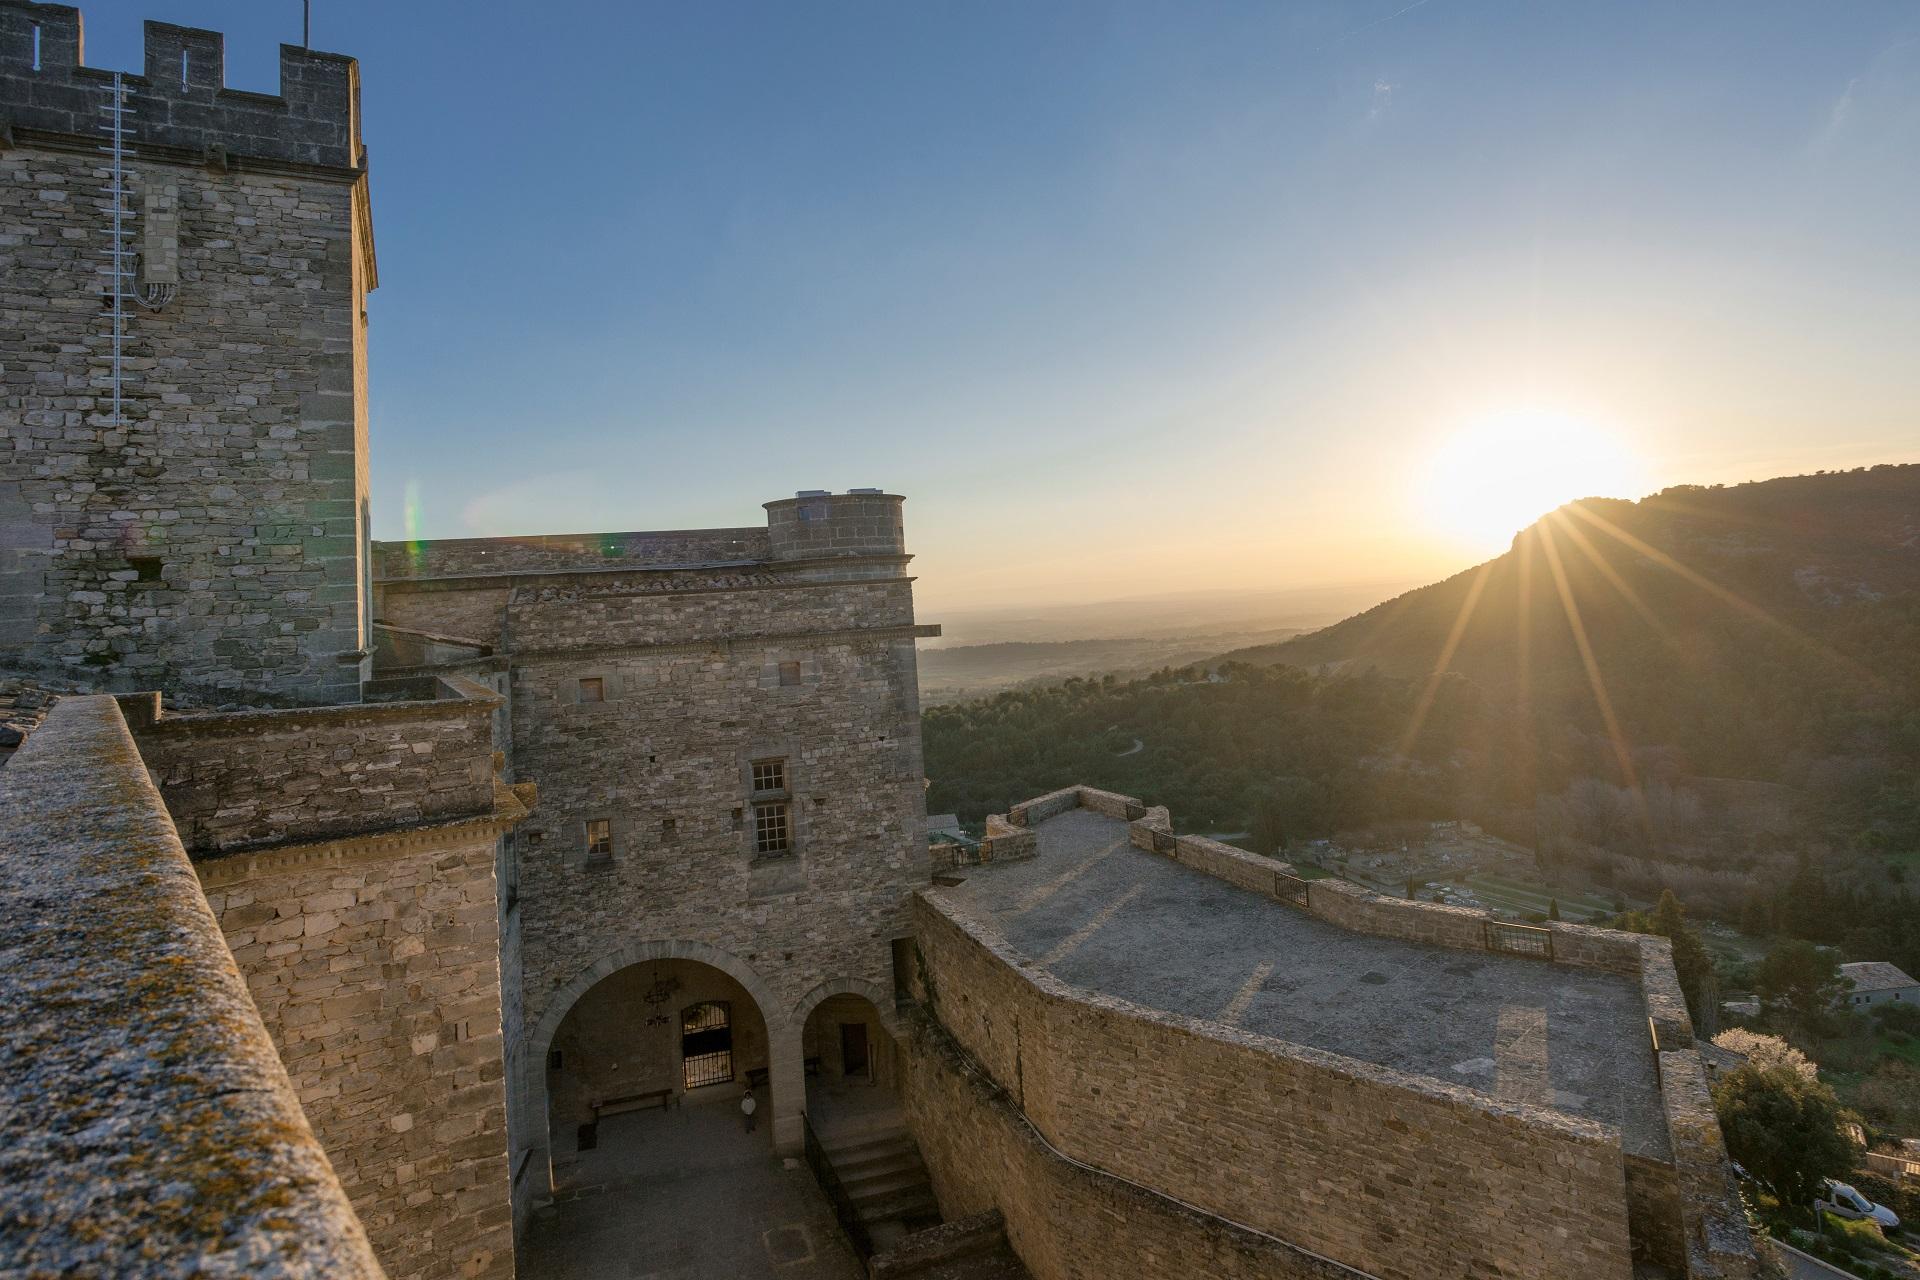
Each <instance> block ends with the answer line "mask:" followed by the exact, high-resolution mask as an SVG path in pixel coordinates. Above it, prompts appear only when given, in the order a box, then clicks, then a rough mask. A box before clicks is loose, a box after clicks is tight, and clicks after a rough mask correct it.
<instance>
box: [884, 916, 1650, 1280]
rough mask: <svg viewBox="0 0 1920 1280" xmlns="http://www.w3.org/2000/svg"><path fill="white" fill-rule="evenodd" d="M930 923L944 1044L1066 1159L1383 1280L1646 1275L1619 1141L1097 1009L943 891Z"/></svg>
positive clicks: (1539, 1114) (1095, 998)
mask: <svg viewBox="0 0 1920 1280" xmlns="http://www.w3.org/2000/svg"><path fill="white" fill-rule="evenodd" d="M914 922H915V939H916V942H917V944H918V947H919V952H920V956H921V960H922V964H923V973H924V987H925V989H926V991H927V992H928V993H929V995H930V1003H931V1006H932V1009H933V1012H934V1014H935V1016H936V1017H937V1019H938V1021H939V1022H940V1024H941V1026H942V1027H943V1028H944V1029H945V1030H946V1031H947V1033H949V1034H950V1035H952V1036H953V1037H954V1039H955V1040H956V1041H957V1042H958V1043H959V1044H960V1045H961V1046H962V1047H963V1048H964V1049H965V1050H966V1051H967V1053H968V1054H969V1055H971V1056H972V1057H973V1058H975V1059H977V1060H978V1061H979V1062H980V1064H981V1066H982V1068H983V1069H984V1070H985V1071H986V1072H987V1074H988V1075H989V1076H990V1078H991V1079H992V1080H993V1081H995V1082H996V1083H997V1084H998V1085H999V1086H1001V1087H1002V1088H1004V1089H1005V1090H1006V1091H1007V1094H1008V1096H1009V1098H1010V1099H1011V1101H1012V1103H1013V1104H1014V1105H1015V1106H1017V1107H1018V1108H1019V1110H1020V1111H1021V1113H1022V1114H1023V1115H1024V1116H1025V1117H1026V1118H1027V1119H1028V1120H1029V1121H1030V1122H1031V1123H1032V1125H1033V1126H1034V1129H1035V1130H1036V1131H1037V1132H1038V1133H1039V1134H1040V1135H1042V1136H1043V1137H1044V1138H1045V1139H1046V1141H1047V1142H1048V1143H1049V1144H1050V1145H1051V1146H1053V1147H1054V1148H1056V1149H1058V1150H1059V1151H1060V1152H1062V1153H1064V1154H1065V1155H1066V1156H1068V1157H1071V1158H1073V1159H1075V1160H1079V1161H1083V1162H1085V1163H1086V1164H1088V1165H1091V1166H1093V1167H1094V1168H1095V1169H1098V1170H1101V1171H1104V1172H1106V1173H1109V1174H1113V1175H1116V1176H1118V1177H1121V1178H1124V1179H1127V1180H1130V1181H1132V1182H1135V1183H1138V1184H1140V1185H1142V1186H1145V1187H1148V1188H1151V1189H1153V1190H1154V1191H1157V1192H1160V1193H1163V1194H1165V1195H1168V1196H1172V1197H1175V1198H1177V1199H1179V1200H1182V1201H1185V1202H1186V1203H1187V1204H1189V1205H1192V1206H1195V1207H1197V1208H1199V1209H1201V1210H1203V1211H1205V1212H1207V1213H1212V1214H1217V1215H1219V1216H1220V1217H1223V1218H1226V1219H1228V1220H1230V1221H1232V1222H1235V1223H1240V1224H1246V1225H1247V1226H1250V1227H1252V1228H1254V1229H1255V1230H1258V1231H1261V1232H1265V1233H1268V1234H1270V1235H1272V1236H1274V1237H1276V1238H1278V1239H1280V1240H1283V1241H1287V1242H1290V1243H1293V1244H1295V1245H1298V1246H1300V1247H1302V1248H1304V1249H1307V1250H1310V1251H1312V1252H1314V1253H1318V1254H1321V1255H1324V1256H1325V1257H1328V1258H1332V1259H1337V1260H1338V1261H1339V1262H1341V1263H1344V1264H1346V1265H1348V1266H1352V1267H1357V1268H1360V1269H1362V1270H1364V1271H1366V1272H1369V1273H1371V1274H1374V1275H1378V1276H1383V1277H1394V1278H1399V1277H1406V1278H1407V1280H1413V1278H1414V1277H1421V1278H1423V1280H1424V1278H1425V1277H1430V1276H1436V1275H1502V1274H1505V1275H1525V1276H1528V1277H1533V1278H1537V1280H1551V1278H1553V1277H1566V1278H1567V1280H1575V1278H1579V1280H1597V1278H1599V1277H1618V1278H1620V1280H1624V1278H1625V1277H1626V1276H1628V1275H1629V1274H1630V1272H1631V1260H1630V1235H1629V1227H1628V1223H1629V1217H1630V1213H1629V1209H1628V1205H1627V1199H1626V1174H1625V1168H1624V1162H1623V1153H1622V1150H1621V1145H1620V1134H1619V1131H1618V1130H1617V1129H1615V1128H1613V1127H1611V1126H1608V1125H1603V1124H1600V1123H1598V1122H1595V1121H1592V1120H1588V1119H1583V1118H1578V1117H1573V1116H1568V1115H1565V1114H1563V1113H1559V1112H1555V1111H1552V1110H1550V1109H1546V1108H1542V1107H1537V1106H1532V1105H1528V1104H1524V1103H1519V1102H1514V1101H1510V1100H1503V1099H1498V1098H1491V1097H1487V1096H1485V1095H1482V1094H1479V1093H1476V1092H1474V1091H1473V1090H1469V1089H1465V1088H1461V1087H1459V1086H1456V1085H1452V1084H1448V1083H1445V1082H1442V1081H1438V1080H1432V1079H1429V1078H1426V1077H1423V1076H1415V1075H1411V1074H1408V1073H1406V1072H1402V1071H1397V1070H1394V1069H1392V1068H1388V1067H1381V1066H1376V1065H1373V1064H1368V1063H1363V1062H1359V1061H1357V1060H1354V1059H1351V1058H1346V1057H1343V1056H1341V1055H1338V1054H1334V1053H1328V1052H1325V1051H1322V1050H1317V1049H1310V1048H1305V1047H1303V1046H1298V1045H1292V1044H1288V1043H1286V1042H1284V1041H1280V1040H1275V1039H1273V1038H1271V1037H1268V1036H1262V1035H1258V1034H1254V1033H1251V1032H1246V1031H1243V1030H1239V1029H1236V1028H1232V1027H1228V1026H1226V1025H1224V1024H1221V1023H1217V1022H1208V1021H1203V1020H1200V1019H1195V1018H1188V1017H1183V1016H1179V1015H1174V1014H1168V1013H1161V1012H1156V1011H1153V1010H1149V1009H1145V1008H1142V1007H1140V1006H1138V1005H1134V1004H1132V1003H1130V1002H1128V1001H1125V1000H1120V999H1115V998H1112V997H1107V996H1100V995H1093V994H1090V993H1087V992H1085V991H1081V990H1079V989H1077V988H1074V987H1070V986H1068V985H1066V984H1065V983H1062V982H1060V981H1059V980H1057V979H1055V978H1054V977H1052V976H1051V975H1050V974H1048V973H1046V972H1045V971H1044V970H1040V969H1037V968H1035V967H1033V966H1031V965H1030V964H1029V963H1027V961H1026V959H1025V958H1024V957H1022V956H1020V955H1019V954H1018V953H1017V952H1015V951H1014V950H1013V949H1012V948H1011V947H1010V946H1009V945H1008V944H1007V943H1006V941H1005V940H1004V938H1002V937H1001V936H1000V934H999V933H998V931H997V930H995V929H994V928H993V927H992V926H991V925H989V924H986V923H984V922H982V921H980V920H978V919H976V918H974V917H972V916H971V915H969V914H967V913H966V911H965V910H964V909H963V908H962V907H961V906H960V905H959V904H958V903H957V902H956V901H954V900H953V899H952V898H950V897H949V896H948V895H946V894H944V893H943V892H942V891H940V890H938V889H933V890H926V891H922V892H921V893H920V894H918V895H916V899H915V909H914ZM925 1142H926V1139H924V1138H923V1146H924V1144H925ZM1223 1170H1232V1171H1233V1175H1232V1176H1231V1177H1223V1176H1222V1171H1223ZM1302 1171H1311V1174H1310V1176H1303V1173H1302ZM938 1182H939V1175H938V1171H936V1185H938ZM982 1207H985V1206H982V1205H977V1204H972V1203H969V1204H966V1205H964V1206H962V1208H963V1209H964V1210H968V1211H970V1210H973V1209H977V1208H982ZM998 1207H1000V1208H1002V1210H1003V1211H1005V1212H1008V1213H1009V1221H1010V1224H1011V1222H1012V1218H1013V1213H1012V1211H1011V1210H1010V1209H1009V1208H1008V1206H1007V1205H1006V1204H1005V1203H1001V1204H999V1205H998ZM1543 1223H1552V1224H1553V1225H1552V1230H1551V1232H1543V1231H1542V1230H1541V1224H1543ZM1383 1227H1386V1228H1388V1229H1384V1230H1383ZM1011 1233H1012V1228H1011V1225H1010V1234H1011ZM1015 1243H1016V1247H1019V1248H1021V1251H1022V1254H1023V1256H1025V1255H1026V1247H1025V1244H1024V1242H1023V1241H1022V1240H1021V1239H1020V1238H1019V1237H1018V1235H1016V1236H1015ZM1030 1265H1031V1263H1030ZM1067 1274H1074V1273H1073V1272H1068V1273H1067ZM1082 1274H1084V1273H1082ZM1166 1274H1172V1275H1185V1274H1199V1273H1198V1272H1197V1271H1191V1270H1187V1269H1185V1268H1184V1267H1182V1268H1177V1269H1175V1270H1172V1271H1169V1272H1167V1273H1166Z"/></svg>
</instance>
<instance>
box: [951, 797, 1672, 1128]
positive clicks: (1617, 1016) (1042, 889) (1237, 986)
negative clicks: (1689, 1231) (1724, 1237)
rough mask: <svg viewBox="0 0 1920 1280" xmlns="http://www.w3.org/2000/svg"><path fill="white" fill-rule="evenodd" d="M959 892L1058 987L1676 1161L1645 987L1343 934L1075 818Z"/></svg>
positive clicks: (972, 874) (1531, 962)
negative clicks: (1368, 1068) (1480, 1100)
mask: <svg viewBox="0 0 1920 1280" xmlns="http://www.w3.org/2000/svg"><path fill="white" fill-rule="evenodd" d="M1036 831H1037V834H1038V837H1039V839H1038V845H1039V852H1038V856H1036V857H1034V858H1032V859H1027V860H1021V861H1016V862H1009V863H997V862H996V863H988V864H986V865H983V866H981V867H979V868H977V869H970V870H969V871H968V873H967V876H966V881H965V883H964V884H962V885H961V886H959V887H957V888H953V889H950V890H948V891H947V893H948V896H950V897H951V898H952V899H953V900H954V901H956V902H959V903H963V904H965V905H967V906H968V907H970V908H971V909H973V910H974V911H975V912H976V913H978V914H979V915H981V916H983V917H984V918H987V919H990V920H991V921H993V923H994V924H995V925H996V926H998V927H999V929H1000V931H1001V932H1002V933H1003V934H1004V935H1005V936H1006V939H1007V941H1008V942H1009V943H1011V944H1012V945H1013V946H1014V947H1015V948H1017V949H1018V950H1019V951H1020V952H1021V953H1022V954H1023V955H1025V956H1028V957H1031V958H1032V959H1033V963H1034V964H1035V966H1037V967H1039V968H1042V969H1044V970H1046V971H1047V972H1049V973H1051V974H1052V975H1053V976H1055V977H1057V978H1059V979H1060V980H1061V981H1063V982H1067V983H1070V984H1072V985H1073V986H1076V987H1079V988H1081V989H1083V990H1086V991H1091V992H1095V993H1097V994H1100V995H1109V996H1117V997H1119V998H1121V999H1124V1000H1129V1001H1132V1002H1133V1003H1135V1004H1138V1005H1142V1006H1144V1007H1146V1008H1150V1009H1159V1010H1164V1011H1166V1012H1169V1013H1178V1014H1184V1015H1186V1016H1189V1017H1194V1018H1206V1019H1212V1020H1215V1021H1219V1022H1222V1023H1225V1024H1227V1025H1229V1026H1235V1027H1242V1028H1245V1029H1246V1030H1248V1031H1253V1032H1257V1033H1259V1034H1261V1035H1268V1036H1273V1037H1274V1038H1276V1039H1280V1040H1286V1041H1289V1042H1291V1043H1294V1044H1301V1045H1309V1046H1312V1047H1313V1048H1316V1049H1324V1050H1326V1051H1328V1052H1330V1053H1337V1054H1341V1055H1343V1056H1345V1057H1350V1058H1357V1059H1359V1060H1360V1061H1362V1062H1370V1063H1374V1064H1376V1065H1378V1066H1383V1067H1391V1068H1393V1069H1395V1070H1397V1071H1405V1072H1409V1073H1412V1074H1415V1075H1421V1076H1426V1077H1429V1078H1431V1079H1434V1080H1440V1081H1445V1082H1446V1083H1448V1084H1453V1085H1459V1086H1462V1087H1464V1088H1468V1089H1472V1090H1474V1091H1475V1092H1478V1093H1482V1094H1485V1095H1487V1096H1488V1097H1492V1098H1501V1099H1506V1100H1508V1101H1513V1102H1520V1103H1526V1104H1528V1105H1530V1106H1536V1107H1541V1108H1544V1109H1547V1110H1552V1111H1558V1112H1561V1113H1563V1114H1565V1115H1569V1116H1578V1117H1583V1118H1585V1119H1590V1120H1597V1121H1599V1122H1601V1123H1602V1124H1606V1125H1609V1126H1612V1127H1614V1128H1616V1129H1618V1130H1619V1131H1620V1132H1621V1135H1622V1139H1623V1141H1624V1143H1625V1144H1626V1147H1627V1149H1628V1150H1630V1151H1634V1152H1637V1153H1639V1154H1643V1155H1649V1156H1655V1157H1660V1158H1664V1157H1665V1156H1666V1155H1667V1153H1668V1143H1667V1134H1666V1117H1665V1114H1664V1112H1663V1110H1662V1108H1661V1104H1660V1085H1659V1079H1658V1067H1657V1064H1656V1063H1655V1061H1654V1048H1653V1044H1652V1042H1651V1040H1650V1039H1649V1038H1648V1036H1647V1010H1646V1001H1645V999H1644V998H1643V996H1642V994H1641V988H1640V982H1639V979H1638V977H1637V976H1636V977H1631V978H1629V977H1626V976H1623V975H1619V974H1614V973H1607V972H1604V971H1600V970H1594V969H1582V968H1573V967H1570V966H1566V965H1556V964H1543V963H1541V962H1540V961H1539V960H1536V959H1527V958H1523V957H1520V956H1515V955H1501V954H1497V953H1488V952H1482V953H1480V954H1462V953H1461V952H1459V951H1457V950H1451V949H1449V948H1445V947H1439V946H1434V945H1431V944H1427V943H1421V942H1415V941H1410V940H1407V939H1404V938H1394V937H1379V936H1375V935H1371V934H1366V933H1359V932H1355V931H1353V930H1351V929H1346V928H1342V927H1341V926H1339V925H1337V924H1333V923H1330V922H1329V921H1327V920H1324V919H1320V918H1318V917H1316V916H1313V915H1310V914H1308V913H1307V912H1304V911H1297V910H1293V911H1290V910H1284V909H1276V908H1275V904H1274V903H1273V901H1272V900H1271V899H1270V898H1267V897H1264V896H1260V895H1256V894H1253V893H1250V892H1248V891H1247V890H1245V889H1242V888H1240V887H1238V886H1236V885H1233V884H1229V883H1227V882H1225V881H1222V880H1220V879H1217V878H1215V877H1213V876H1210V875H1207V874H1206V873H1205V872H1202V871H1199V870H1196V869H1195V868H1193V867H1191V866H1182V865H1181V864H1180V863H1178V862H1173V861H1170V860H1168V859H1167V858H1166V857H1164V856H1162V855H1158V854H1154V853H1151V852H1149V851H1147V850H1143V849H1137V848H1135V847H1133V845H1132V844H1131V843H1130V840H1129V831H1128V824H1127V823H1126V822H1124V821H1122V820H1121V819H1119V818H1113V817H1108V816H1107V815H1105V814H1102V813H1099V812H1096V811H1094V810H1091V809H1074V810H1071V811H1069V812H1067V813H1064V814H1061V815H1059V816H1057V817H1053V818H1049V819H1047V820H1046V821H1045V822H1044V823H1041V824H1039V825H1038V826H1037V827H1036Z"/></svg>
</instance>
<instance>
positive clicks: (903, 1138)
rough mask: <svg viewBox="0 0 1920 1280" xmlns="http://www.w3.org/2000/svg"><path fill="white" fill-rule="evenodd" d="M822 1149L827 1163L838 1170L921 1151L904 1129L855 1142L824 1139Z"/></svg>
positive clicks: (821, 1144)
mask: <svg viewBox="0 0 1920 1280" xmlns="http://www.w3.org/2000/svg"><path fill="white" fill-rule="evenodd" d="M820 1148H821V1150H823V1151H825V1152H826V1153H827V1162H828V1163H829V1164H831V1165H832V1166H833V1167H834V1168H836V1169H838V1168H841V1167H842V1166H844V1165H848V1164H854V1163H857V1162H859V1161H861V1160H870V1159H873V1158H874V1157H876V1156H884V1155H893V1154H895V1153H896V1152H901V1151H918V1150H919V1148H918V1147H916V1146H915V1145H914V1142H913V1139H912V1138H911V1137H910V1136H908V1134H907V1132H906V1130H904V1129H902V1130H899V1131H898V1132H894V1133H887V1134H882V1135H881V1136H879V1137H872V1138H861V1139H859V1140H858V1141H855V1142H842V1143H838V1144H835V1143H831V1142H828V1141H826V1140H825V1139H822V1140H821V1143H820Z"/></svg>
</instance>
